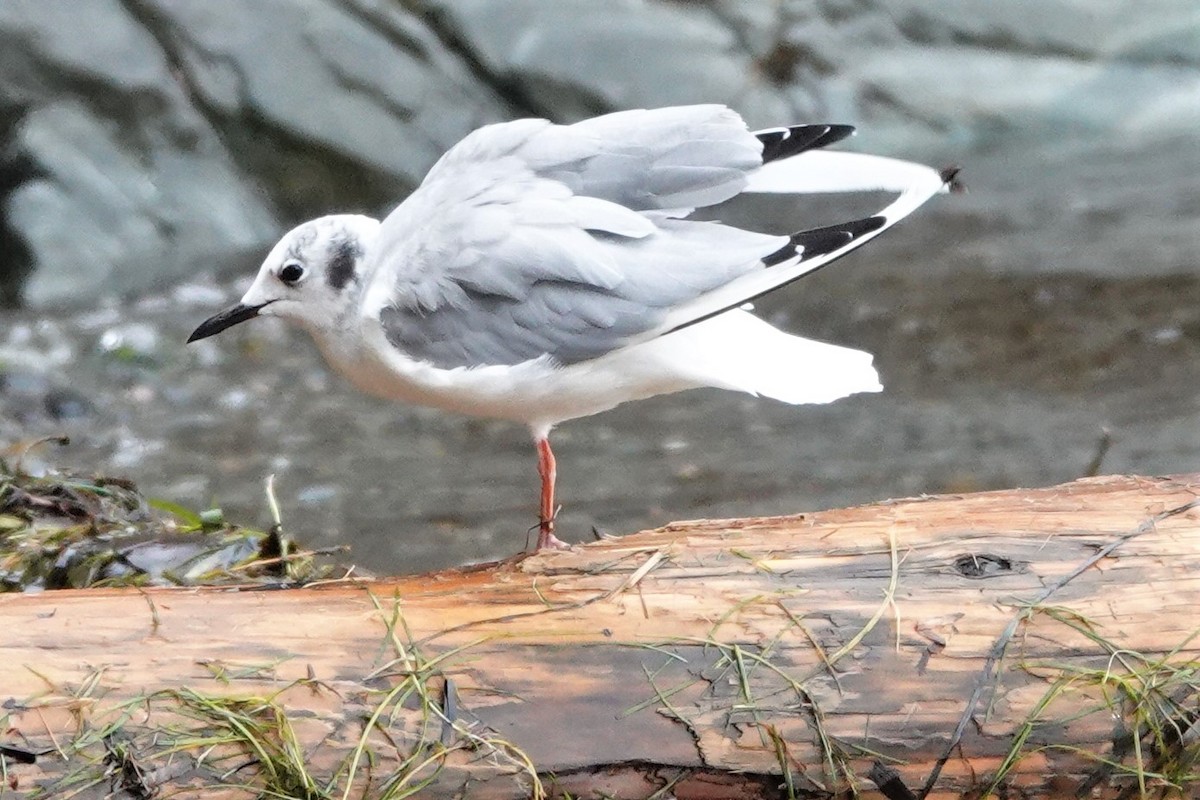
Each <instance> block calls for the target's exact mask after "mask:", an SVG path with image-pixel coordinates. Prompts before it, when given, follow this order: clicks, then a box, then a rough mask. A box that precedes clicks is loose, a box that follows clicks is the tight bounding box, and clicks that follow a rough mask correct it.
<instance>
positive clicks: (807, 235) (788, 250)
mask: <svg viewBox="0 0 1200 800" xmlns="http://www.w3.org/2000/svg"><path fill="white" fill-rule="evenodd" d="M885 224H887V218H886V217H882V216H879V215H876V216H874V217H864V218H863V219H856V220H851V221H850V222H840V223H838V224H837V225H826V226H825V227H823V228H812V229H810V230H807V231H800V232H799V233H793V234H792V236H791V241H790V242H788V243H787V244H786V245H784V246H783V247H781V248H779V249H778V250H776V251H775V252H774V253H771V254H770V255H769V256H767V257H766V258H764V259H763V260H762V261H763V264H764V265H765V266H768V267H774V266H776V265H778V264H782V263H783V262H785V261H790V260H791V259H793V258H795V257H796V256H797V255H799V256H800V260H801V261H804V260H806V259H809V258H815V257H816V256H822V255H825V254H826V253H832V252H833V251H834V250H837V249H838V248H840V247H845V246H846V245H848V244H850V243H851V242H853V241H854V240H855V239H857V238H859V237H861V236H864V235H866V234H868V233H871V232H872V231H877V230H879V229H880V228H882V227H883V226H884V225H885Z"/></svg>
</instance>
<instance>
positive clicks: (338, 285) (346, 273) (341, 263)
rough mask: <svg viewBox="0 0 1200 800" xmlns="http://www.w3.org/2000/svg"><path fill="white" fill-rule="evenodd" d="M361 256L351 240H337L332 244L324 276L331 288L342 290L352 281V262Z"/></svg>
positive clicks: (359, 250) (357, 247)
mask: <svg viewBox="0 0 1200 800" xmlns="http://www.w3.org/2000/svg"><path fill="white" fill-rule="evenodd" d="M361 254H362V250H361V249H360V248H359V246H358V243H357V242H355V241H354V240H353V239H349V238H346V239H339V240H337V241H336V242H334V244H333V251H332V253H331V256H330V259H329V272H328V274H327V276H326V277H327V279H328V281H329V285H330V286H331V287H332V288H334V289H338V290H341V289H344V288H346V285H347V284H348V283H350V281H352V280H354V262H355V260H356V259H357V258H358V257H359V256H360V255H361Z"/></svg>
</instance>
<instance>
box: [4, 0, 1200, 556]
mask: <svg viewBox="0 0 1200 800" xmlns="http://www.w3.org/2000/svg"><path fill="white" fill-rule="evenodd" d="M691 102H723V103H727V104H729V105H731V106H732V107H734V108H735V109H737V110H738V111H740V112H741V113H742V114H743V115H744V116H745V117H746V118H747V120H748V121H749V122H750V123H751V124H752V125H754V126H769V125H776V124H780V123H788V122H795V121H833V122H848V123H852V124H855V125H857V126H859V128H860V133H859V136H858V137H856V138H855V139H854V140H853V141H852V142H850V143H849V146H850V147H853V148H859V149H863V150H867V151H871V152H876V153H882V154H889V155H896V156H900V157H905V158H912V159H916V160H923V161H926V162H927V163H931V164H934V165H937V166H942V165H947V164H951V163H954V164H959V165H961V166H963V167H964V168H965V170H964V173H963V176H964V180H965V182H966V183H967V184H968V186H969V187H970V189H971V191H970V193H969V194H967V195H963V196H953V197H945V198H939V199H937V200H936V201H935V202H934V203H933V204H931V206H930V207H928V208H926V209H922V210H921V211H920V212H918V214H917V215H915V216H914V217H913V218H912V219H911V220H909V221H907V222H906V223H905V224H904V225H902V226H900V227H899V228H898V229H897V230H896V231H894V232H892V233H890V234H889V235H888V236H886V237H884V238H883V239H882V240H881V241H880V242H878V243H873V244H872V245H871V246H870V247H868V248H866V250H865V251H863V252H862V253H859V254H856V255H855V256H853V257H852V258H850V259H847V260H846V261H845V262H843V263H841V264H839V265H838V266H837V267H836V268H835V269H832V270H828V271H826V272H823V273H821V274H820V275H818V276H816V277H814V278H813V279H811V280H810V281H806V282H805V283H804V285H803V286H801V285H798V286H797V287H795V288H794V289H792V290H789V291H788V292H785V293H781V296H776V297H773V298H772V299H771V300H770V301H769V302H767V303H765V304H764V306H763V308H764V313H766V315H767V316H768V317H769V318H770V319H772V321H774V322H776V323H778V324H781V325H784V326H785V327H788V328H789V329H792V330H796V331H798V332H804V333H806V334H808V335H812V336H816V337H818V338H827V339H832V340H836V341H839V342H842V343H846V344H851V345H855V346H860V347H863V348H866V349H869V350H871V351H873V352H875V353H876V354H877V356H878V363H879V366H880V369H881V372H882V373H883V376H884V380H885V384H887V386H888V389H889V391H888V393H886V394H884V395H882V396H877V397H866V398H854V399H852V400H850V401H847V402H844V403H839V404H836V405H834V406H830V407H822V408H813V409H792V408H787V407H783V406H778V405H775V404H772V403H769V402H767V401H756V400H754V399H753V398H745V397H737V396H733V395H728V394H720V393H716V392H698V393H691V394H688V395H683V396H679V397H675V398H660V399H657V400H654V401H651V402H648V403H644V404H639V405H637V406H632V407H628V408H623V409H620V410H618V411H616V412H614V413H612V414H608V415H604V416H602V417H600V418H597V419H594V420H586V421H580V422H576V423H571V424H568V425H567V426H564V428H563V430H562V431H561V432H560V434H559V437H558V442H560V443H561V447H559V448H558V450H559V452H560V458H561V462H560V471H561V476H562V478H561V480H562V485H561V490H562V499H563V501H564V502H565V503H566V507H565V509H564V512H563V517H562V522H563V527H564V531H563V532H564V534H565V535H566V536H567V537H569V538H574V539H582V538H585V537H586V536H587V535H588V529H589V528H590V527H591V526H593V525H595V526H598V527H601V528H604V529H606V530H611V531H616V532H619V531H624V530H628V529H630V528H634V527H638V526H643V525H650V524H659V523H662V522H665V521H667V520H668V519H671V518H676V517H681V516H717V515H724V514H730V515H732V514H750V513H780V512H787V511H799V510H803V509H805V508H809V507H813V506H821V505H831V504H835V503H845V502H854V501H866V500H870V499H878V498H881V497H885V496H889V495H897V494H909V493H915V492H923V491H946V490H957V489H971V488H985V487H989V486H1000V485H1012V484H1020V483H1026V484H1029V483H1045V482H1050V481H1056V480H1061V479H1068V478H1072V477H1076V476H1077V475H1078V474H1080V473H1081V472H1082V471H1085V470H1087V469H1088V465H1089V463H1090V462H1091V461H1093V460H1094V456H1095V454H1096V451H1097V448H1098V442H1099V441H1100V439H1101V429H1102V428H1103V427H1106V426H1107V427H1110V428H1111V429H1112V431H1113V444H1112V448H1111V450H1110V452H1109V453H1108V454H1107V460H1106V461H1105V462H1104V464H1103V469H1105V470H1130V471H1141V472H1165V471H1172V470H1185V469H1194V468H1195V467H1196V464H1197V463H1198V459H1197V453H1198V450H1200V425H1197V424H1196V423H1197V422H1198V421H1200V420H1197V416H1198V414H1200V402H1198V401H1197V397H1196V387H1197V386H1200V383H1197V380H1196V379H1197V378H1200V367H1198V366H1197V364H1198V363H1200V361H1198V359H1197V356H1200V279H1198V274H1200V269H1198V267H1200V258H1198V257H1197V253H1198V252H1200V6H1198V5H1197V4H1196V3H1194V2H1192V1H1191V0H1147V1H1146V2H1143V3H1138V4H1130V3H1127V2H1118V1H1117V0H1090V2H1086V3H1084V2H1076V1H1074V0H1037V2H1034V0H1026V1H1024V2H1009V3H994V2H988V1H987V0H962V2H957V3H951V4H934V3H928V2H918V0H892V1H891V2H883V0H817V1H815V2H814V1H811V0H805V1H804V2H798V1H797V2H793V1H792V0H675V1H672V0H610V1H609V2H603V3H599V2H595V1H594V0H505V2H497V1H496V0H252V2H246V1H245V0H2V1H0V305H2V306H3V307H5V308H7V310H5V311H0V442H20V441H24V440H28V439H30V438H35V437H37V436H41V435H48V434H52V433H53V434H57V433H61V432H67V433H70V434H72V436H73V438H74V440H75V444H74V445H73V446H72V447H71V448H70V450H69V451H65V452H59V453H53V454H50V453H41V452H40V451H39V452H38V454H36V455H34V454H31V455H30V456H29V457H28V458H29V459H30V460H31V463H34V462H35V461H36V459H37V458H38V457H43V458H45V459H47V460H48V461H52V462H63V461H65V462H74V463H77V464H78V465H80V466H81V467H82V468H85V469H92V470H95V469H101V470H108V471H112V472H120V473H123V474H127V475H130V476H131V477H133V478H135V479H137V480H139V481H140V482H141V483H142V484H143V489H144V490H145V491H147V493H149V494H158V495H162V496H165V497H169V498H171V499H172V500H179V501H182V502H190V503H193V504H197V505H205V504H209V503H212V502H214V501H215V502H220V503H222V504H224V505H226V506H227V507H232V508H233V509H234V510H235V511H236V510H238V509H240V510H242V511H243V512H245V513H248V514H251V515H261V514H262V513H265V512H263V510H262V509H263V500H262V492H261V488H260V486H261V481H262V479H263V478H264V477H265V475H266V474H267V473H269V472H277V473H279V489H278V491H279V493H280V499H281V502H282V503H283V505H284V509H285V516H287V514H288V511H289V509H290V510H291V514H292V516H293V518H294V519H293V523H294V527H297V528H300V529H301V530H300V533H301V535H307V536H308V537H309V538H310V539H315V540H318V542H317V543H323V541H322V540H326V539H328V540H330V541H335V540H336V541H351V542H353V543H354V547H355V552H356V553H359V554H360V556H361V557H362V559H363V560H364V561H367V562H371V563H373V564H374V565H375V566H376V567H377V568H380V569H383V570H393V571H394V570H401V569H403V570H412V569H420V568H425V567H429V566H436V565H440V564H447V563H454V562H456V561H461V560H465V559H469V558H483V557H490V556H496V555H504V554H507V553H510V552H512V551H514V550H515V549H516V548H517V547H518V546H519V544H520V542H521V538H522V536H523V534H524V530H525V528H526V527H527V525H528V524H530V523H531V522H532V521H533V507H532V505H533V504H532V500H533V499H534V480H535V475H534V472H533V458H532V449H531V448H530V447H529V445H528V443H527V442H526V437H525V433H524V431H521V430H517V429H514V428H512V427H510V426H504V425H499V424H492V423H486V422H471V421H466V420H459V419H453V418H449V417H445V416H443V415H440V414H437V413H435V412H428V411H424V410H420V409H405V408H393V407H389V406H386V405H384V404H381V403H378V402H376V401H372V400H368V399H365V398H360V397H358V396H356V395H355V394H354V393H353V392H352V390H350V389H348V388H347V387H345V386H344V385H343V384H341V383H340V382H339V381H338V380H335V379H333V378H332V377H330V376H329V375H328V374H327V373H326V372H325V370H324V368H323V367H322V366H321V365H320V363H319V360H318V359H317V357H316V354H315V352H314V351H313V350H312V348H311V347H310V346H309V344H308V342H307V341H306V340H304V339H302V338H301V337H300V336H299V335H293V334H290V333H288V332H286V331H284V330H283V329H281V328H279V327H277V326H274V325H271V324H267V323H263V324H261V325H257V326H256V327H254V328H253V329H247V330H240V331H238V332H236V334H235V333H234V332H231V334H230V335H229V336H228V337H222V339H220V340H217V341H215V342H204V343H202V344H201V345H199V346H194V347H192V348H189V349H185V348H184V347H183V345H182V339H183V338H184V337H185V336H186V333H187V332H188V331H189V330H190V329H191V327H193V326H194V325H195V324H196V323H197V322H198V321H199V320H201V319H203V318H204V317H205V316H207V315H208V314H209V313H211V312H212V311H213V310H215V309H216V308H217V307H219V306H221V305H222V304H223V303H226V302H228V301H230V300H231V299H233V298H235V297H236V296H237V295H238V294H239V293H240V290H241V289H242V288H243V287H244V286H245V283H246V281H247V280H248V278H249V276H250V275H251V274H252V272H253V271H254V269H255V268H256V267H257V264H258V262H259V261H260V259H261V258H262V256H263V254H264V253H265V251H266V249H267V248H268V247H269V246H270V245H271V244H272V243H273V242H274V241H275V240H276V239H277V237H278V236H279V235H280V233H281V232H282V231H284V230H286V229H287V228H288V227H290V226H291V225H293V224H295V223H296V222H298V221H301V220H303V219H306V218H309V217H312V216H316V215H319V214H322V213H327V212H330V211H364V212H368V213H373V214H383V213H386V212H387V210H388V209H389V208H390V207H391V206H393V205H394V204H395V203H396V202H398V201H399V200H400V199H402V198H403V197H404V196H405V195H406V194H407V193H408V192H409V191H411V189H412V188H413V187H414V186H416V185H417V183H418V182H419V181H420V179H421V177H422V175H423V174H424V172H425V171H426V169H427V168H428V167H429V166H430V165H431V164H432V163H433V161H434V160H435V159H436V158H437V157H438V156H439V155H440V154H441V153H442V152H443V151H444V150H445V149H446V148H447V147H449V146H450V145H452V144H453V143H454V142H455V141H457V140H458V139H459V138H461V137H462V136H463V135H465V134H466V133H467V132H469V131H470V130H472V129H474V128H475V127H478V126H479V125H481V124H485V123H488V122H494V121H498V120H503V119H508V118H513V117H520V116H530V115H535V116H545V117H548V118H551V119H554V120H556V121H562V122H568V121H572V120H576V119H579V118H582V117H586V116H591V115H594V114H597V113H603V112H605V111H610V110H616V109H622V108H630V107H647V106H659V105H669V104H677V103H691ZM805 213H807V212H803V211H800V210H798V211H796V213H795V214H792V213H791V212H789V211H787V210H786V209H785V210H781V209H779V208H772V209H764V208H762V207H761V206H759V207H755V206H753V205H746V206H744V207H740V208H731V209H729V210H728V216H729V218H730V219H738V220H741V221H755V220H761V221H764V223H765V224H780V225H790V226H791V227H805V226H806V218H805V217H804V214H805ZM797 218H799V221H798V222H797ZM247 328H250V326H247ZM146 484H150V485H146Z"/></svg>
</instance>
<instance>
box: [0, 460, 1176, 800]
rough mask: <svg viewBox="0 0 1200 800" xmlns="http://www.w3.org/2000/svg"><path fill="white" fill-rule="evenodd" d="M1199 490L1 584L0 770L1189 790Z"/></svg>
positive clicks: (703, 794)
mask: <svg viewBox="0 0 1200 800" xmlns="http://www.w3.org/2000/svg"><path fill="white" fill-rule="evenodd" d="M1198 494H1200V474H1197V475H1181V476H1174V477H1166V478H1144V477H1102V478H1092V479H1086V480H1080V481H1076V482H1074V483H1070V484H1065V485H1062V486H1056V487H1052V488H1045V489H1033V490H1012V491H1000V492H987V493H979V494H972V495H963V496H938V497H919V498H912V499H905V500H897V501H888V502H883V503H878V504H874V505H869V506H863V507H858V508H848V509H839V510H832V511H822V512H819V513H808V514H798V515H795V516H788V517H775V518H755V519H738V520H704V521H697V522H681V523H675V524H671V525H667V526H665V527H663V528H660V529H658V530H652V531H646V532H643V533H639V534H636V535H631V536H626V537H622V538H618V539H610V540H604V541H600V542H596V543H594V544H588V545H586V546H580V547H577V548H575V549H573V550H571V551H569V552H551V553H540V554H536V555H532V556H529V557H526V558H523V559H514V560H510V561H507V562H502V563H500V564H493V565H487V566H483V567H473V568H465V569H458V570H451V571H446V572H440V573H436V574H431V575H421V576H414V577H405V578H395V579H387V580H373V581H363V580H356V581H333V582H328V583H326V584H324V585H314V586H309V587H306V588H300V589H288V590H277V591H270V590H263V589H262V588H261V587H255V588H254V589H245V590H230V589H228V588H224V589H182V590H171V589H161V590H159V589H156V590H146V591H137V590H83V591H59V592H45V593H42V594H33V595H8V596H3V597H0V630H3V631H4V633H3V634H2V636H3V641H4V643H5V644H4V648H3V652H4V667H3V673H2V674H3V680H2V682H0V704H2V709H0V713H3V714H4V715H5V722H6V724H5V726H4V728H3V730H4V732H3V734H0V744H3V745H4V749H3V750H2V751H0V759H2V760H3V766H4V777H5V779H6V780H7V781H8V782H9V784H10V787H11V786H15V787H17V790H18V793H20V792H24V791H26V790H28V789H30V788H31V787H34V786H41V787H43V788H44V789H45V790H46V791H47V792H48V793H49V796H52V797H64V798H65V797H69V796H78V797H90V796H96V797H101V796H109V795H108V794H106V793H108V792H109V791H112V790H116V791H117V796H123V797H151V796H154V795H155V794H156V793H158V794H161V795H163V796H167V795H169V796H172V797H176V796H181V797H188V796H194V797H201V796H203V797H206V798H207V797H221V796H228V797H260V796H262V797H306V798H308V797H311V798H318V797H320V798H323V797H339V798H357V797H370V798H380V797H405V796H410V794H411V795H416V796H422V797H471V798H523V797H530V796H533V797H540V796H555V797H565V796H570V797H581V796H582V797H623V798H635V797H641V798H645V797H651V796H653V797H664V796H674V797H677V798H717V797H788V796H794V797H827V796H832V795H842V794H845V793H847V792H849V791H851V790H854V791H857V792H859V793H860V794H862V795H863V796H865V797H887V798H889V800H899V798H911V797H914V796H915V797H929V798H939V799H940V798H951V797H954V798H959V797H983V796H985V795H987V794H988V793H989V792H994V793H996V795H997V796H1004V797H1016V796H1020V797H1038V798H1040V797H1075V796H1080V797H1084V796H1086V797H1092V796H1096V797H1100V796H1104V797H1107V796H1112V797H1133V796H1138V795H1139V794H1142V795H1146V794H1149V793H1152V792H1158V791H1160V790H1166V791H1167V792H1168V794H1169V793H1170V792H1171V791H1175V792H1177V793H1178V794H1179V796H1186V795H1187V794H1188V793H1189V792H1193V793H1194V792H1197V791H1200V789H1198V787H1200V783H1198V782H1197V775H1198V773H1200V767H1198V766H1197V764H1198V762H1200V742H1198V741H1197V740H1198V739H1200V736H1198V734H1200V730H1198V726H1197V717H1198V716H1200V712H1198V710H1197V685H1198V683H1200V678H1198V677H1197V675H1198V674H1200V673H1198V668H1200V637H1198V636H1197V634H1198V632H1200V614H1197V612H1196V609H1197V607H1198V604H1200V525H1198V522H1197V520H1198V516H1197V515H1198V513H1200V510H1198V509H1197V500H1196V498H1197V496H1198ZM29 761H33V763H21V762H29ZM1189 787H1190V788H1189ZM71 792H77V794H76V795H71ZM122 793H123V794H122Z"/></svg>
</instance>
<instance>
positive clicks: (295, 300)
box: [188, 214, 379, 342]
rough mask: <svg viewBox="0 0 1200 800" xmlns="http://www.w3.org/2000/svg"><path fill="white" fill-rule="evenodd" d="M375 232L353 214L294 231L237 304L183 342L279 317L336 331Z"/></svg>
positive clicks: (357, 285) (355, 294)
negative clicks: (260, 320)
mask: <svg viewBox="0 0 1200 800" xmlns="http://www.w3.org/2000/svg"><path fill="white" fill-rule="evenodd" d="M378 230H379V222H378V221H377V220H374V219H371V218H370V217H363V216H358V215H354V214H336V215H333V216H328V217H321V218H319V219H314V220H312V221H311V222H305V223H304V224H303V225H300V226H298V227H296V228H293V229H292V230H290V231H288V233H287V234H286V235H284V237H283V238H282V239H280V240H279V243H278V244H276V245H275V247H273V248H272V249H271V252H270V253H269V254H268V255H267V258H266V260H265V261H263V265H262V267H261V268H259V270H258V277H256V278H255V279H254V283H253V284H252V285H251V286H250V288H249V290H247V292H246V294H245V295H243V296H242V300H241V302H240V303H238V304H237V305H236V306H233V307H232V308H228V309H226V310H224V311H222V312H221V313H219V314H216V315H214V316H212V317H210V318H209V319H207V320H205V321H204V322H202V323H200V326H199V327H197V328H196V330H195V331H193V332H192V335H191V336H190V337H189V338H188V341H189V342H194V341H196V340H198V339H205V338H207V337H209V336H213V335H215V334H218V333H220V332H221V331H223V330H225V329H226V328H228V327H230V326H233V325H236V324H238V323H239V322H245V321H246V320H249V319H253V318H254V317H258V316H264V317H265V316H270V317H283V318H284V319H288V320H292V321H295V322H299V323H301V324H302V325H304V326H305V327H308V328H309V329H311V330H314V331H327V330H332V329H335V328H337V327H338V326H339V325H340V324H341V323H342V322H343V321H344V320H345V319H346V318H347V315H348V313H349V312H350V310H351V309H352V308H353V307H354V304H355V300H356V298H357V297H358V293H359V290H360V289H361V286H362V281H363V279H364V276H363V274H362V269H363V257H364V255H365V253H366V251H367V248H368V246H369V245H370V243H371V241H372V240H373V239H374V238H375V234H376V232H377V231H378Z"/></svg>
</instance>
